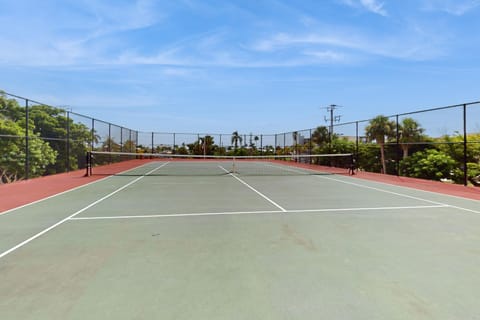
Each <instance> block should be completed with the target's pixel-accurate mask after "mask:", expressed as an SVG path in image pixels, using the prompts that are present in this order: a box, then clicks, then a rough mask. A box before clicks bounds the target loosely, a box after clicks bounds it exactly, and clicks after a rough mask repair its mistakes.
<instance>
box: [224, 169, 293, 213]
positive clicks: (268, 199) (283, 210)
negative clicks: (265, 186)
mask: <svg viewBox="0 0 480 320" xmlns="http://www.w3.org/2000/svg"><path fill="white" fill-rule="evenodd" d="M218 167H219V168H220V169H222V170H223V171H225V172H226V173H228V174H229V175H230V176H232V177H234V178H235V179H237V180H238V181H239V182H240V183H242V184H243V185H244V186H246V187H248V188H249V189H250V190H252V191H253V192H255V193H256V194H258V195H259V196H261V197H262V198H263V199H265V200H267V201H268V202H270V203H271V204H273V205H274V206H275V207H277V208H278V209H280V210H282V212H287V210H286V209H285V208H283V207H282V206H280V205H279V204H278V203H276V202H275V201H273V200H272V199H270V198H269V197H267V196H266V195H264V194H263V193H261V192H260V191H258V190H257V189H255V188H254V187H252V186H251V185H249V184H248V183H246V182H245V181H243V180H242V179H240V178H239V177H237V176H236V175H234V174H232V173H231V172H229V171H228V170H227V169H225V168H224V167H222V166H218Z"/></svg>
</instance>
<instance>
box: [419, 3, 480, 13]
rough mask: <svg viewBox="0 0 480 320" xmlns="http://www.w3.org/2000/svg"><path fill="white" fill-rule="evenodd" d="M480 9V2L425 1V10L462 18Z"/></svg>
mask: <svg viewBox="0 0 480 320" xmlns="http://www.w3.org/2000/svg"><path fill="white" fill-rule="evenodd" d="M478 7H480V0H424V3H423V9H424V10H427V11H443V12H446V13H449V14H452V15H455V16H462V15H464V14H466V13H468V12H470V11H473V10H475V9H477V8H478Z"/></svg>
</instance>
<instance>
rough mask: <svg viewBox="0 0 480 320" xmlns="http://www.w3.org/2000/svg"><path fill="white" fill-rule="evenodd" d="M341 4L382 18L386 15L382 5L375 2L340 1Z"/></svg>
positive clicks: (365, 0) (362, 0)
mask: <svg viewBox="0 0 480 320" xmlns="http://www.w3.org/2000/svg"><path fill="white" fill-rule="evenodd" d="M341 2H342V3H344V4H346V5H348V6H350V7H354V8H363V9H364V10H367V11H369V12H372V13H375V14H379V15H381V16H384V17H385V16H387V15H388V12H387V10H386V9H385V8H384V3H383V2H378V1H377V0H341Z"/></svg>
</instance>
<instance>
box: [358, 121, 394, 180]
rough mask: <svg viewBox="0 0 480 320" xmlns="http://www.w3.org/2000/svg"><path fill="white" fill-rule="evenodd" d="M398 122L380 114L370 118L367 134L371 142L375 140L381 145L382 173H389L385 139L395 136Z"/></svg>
mask: <svg viewBox="0 0 480 320" xmlns="http://www.w3.org/2000/svg"><path fill="white" fill-rule="evenodd" d="M395 128H396V123H395V122H393V121H390V120H389V119H388V117H385V116H383V115H379V116H377V117H375V118H373V119H372V120H370V122H369V124H368V126H367V127H366V128H365V134H366V136H367V140H368V141H369V142H372V141H375V142H376V143H378V144H379V145H380V162H381V164H382V173H387V165H386V161H385V141H386V139H389V138H392V137H394V136H395Z"/></svg>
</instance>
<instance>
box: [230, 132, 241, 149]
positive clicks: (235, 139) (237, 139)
mask: <svg viewBox="0 0 480 320" xmlns="http://www.w3.org/2000/svg"><path fill="white" fill-rule="evenodd" d="M242 141H243V139H242V136H240V135H239V134H238V131H234V132H233V133H232V141H231V142H232V144H233V146H234V151H237V149H238V144H242Z"/></svg>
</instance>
